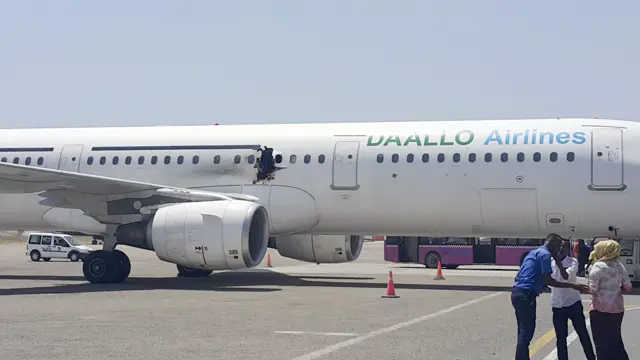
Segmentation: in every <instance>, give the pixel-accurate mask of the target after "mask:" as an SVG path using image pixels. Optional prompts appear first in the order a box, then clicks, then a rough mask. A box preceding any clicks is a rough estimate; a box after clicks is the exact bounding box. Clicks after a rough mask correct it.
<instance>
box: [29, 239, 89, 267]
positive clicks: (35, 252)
mask: <svg viewBox="0 0 640 360" xmlns="http://www.w3.org/2000/svg"><path fill="white" fill-rule="evenodd" d="M91 251H93V249H92V248H90V247H88V246H86V245H80V243H79V242H78V241H77V240H76V239H74V238H73V236H71V235H66V234H53V233H31V234H29V240H28V241H27V256H29V257H30V258H31V261H39V260H40V259H42V260H44V261H49V260H51V259H69V260H71V261H78V260H81V259H83V258H84V257H85V256H86V255H87V254H88V253H89V252H91Z"/></svg>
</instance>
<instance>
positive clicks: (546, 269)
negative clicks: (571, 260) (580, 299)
mask: <svg viewBox="0 0 640 360" xmlns="http://www.w3.org/2000/svg"><path fill="white" fill-rule="evenodd" d="M539 261H541V262H542V266H541V268H542V274H541V276H542V281H543V282H544V284H545V285H547V286H553V287H557V288H571V289H576V290H578V291H581V292H584V291H586V290H585V289H586V286H585V285H580V284H570V283H563V282H559V281H556V280H554V279H553V278H552V277H551V274H552V272H553V268H552V267H551V261H552V260H551V255H549V254H543V255H542V256H541V257H540V259H539ZM553 261H555V260H553ZM556 265H557V264H556ZM558 269H563V268H562V265H560V266H558ZM563 270H564V269H563ZM565 273H566V271H565Z"/></svg>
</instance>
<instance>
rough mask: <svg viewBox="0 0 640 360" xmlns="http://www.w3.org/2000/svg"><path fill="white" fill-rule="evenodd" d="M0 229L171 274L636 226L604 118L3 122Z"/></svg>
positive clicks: (629, 189) (614, 134) (115, 267)
mask: <svg viewBox="0 0 640 360" xmlns="http://www.w3.org/2000/svg"><path fill="white" fill-rule="evenodd" d="M0 136H1V137H0V140H1V142H0V143H1V144H2V146H1V147H0V203H1V204H2V205H3V206H2V207H1V208H0V229H6V230H17V229H33V230H34V231H51V230H52V229H55V230H60V231H77V232H82V233H87V234H99V235H101V236H103V237H104V243H103V248H102V249H98V250H96V251H93V252H91V253H90V254H89V255H88V256H87V257H86V258H85V259H84V261H83V267H82V270H83V274H84V277H85V278H86V280H87V281H88V282H90V283H118V282H122V281H125V280H126V279H127V277H128V276H129V273H130V271H131V263H130V261H129V258H128V257H127V255H126V254H125V253H124V252H123V251H121V250H118V249H116V246H117V245H124V246H131V247H136V248H141V249H146V250H149V251H154V252H155V254H156V256H157V257H158V258H159V259H160V260H162V261H165V262H169V263H173V264H175V265H176V267H177V269H178V275H180V276H185V277H202V276H208V275H209V274H211V273H212V272H213V271H214V270H238V269H247V268H252V267H255V266H256V265H258V264H259V263H260V262H261V261H262V260H263V258H264V256H265V254H266V251H267V248H275V249H277V251H278V252H279V253H280V254H281V255H282V256H284V257H288V258H293V259H297V260H301V261H306V262H311V263H318V264H320V263H343V262H350V261H354V260H356V259H357V258H358V257H359V255H360V252H361V249H362V246H363V235H368V234H377V235H406V236H453V235H455V236H473V237H477V236H503V237H544V236H546V235H547V234H548V233H550V232H553V233H557V234H559V235H561V236H571V237H583V238H587V237H594V236H638V235H640V221H638V219H636V216H635V212H634V211H633V209H634V208H635V206H636V204H638V202H639V201H640V190H639V187H636V186H634V184H638V183H640V125H639V124H638V123H636V122H633V121H624V120H604V119H588V118H586V119H577V118H575V119H574V118H570V119H514V120H466V121H402V122H369V123H365V122H362V123H324V124H268V125H202V126H143V127H102V128H100V127H96V128H47V129H6V130H3V131H2V132H1V135H0Z"/></svg>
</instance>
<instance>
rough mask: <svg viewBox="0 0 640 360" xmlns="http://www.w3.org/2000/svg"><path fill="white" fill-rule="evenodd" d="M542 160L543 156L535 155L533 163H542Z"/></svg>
mask: <svg viewBox="0 0 640 360" xmlns="http://www.w3.org/2000/svg"><path fill="white" fill-rule="evenodd" d="M540 160H542V155H540V153H539V152H537V153H533V161H535V162H540Z"/></svg>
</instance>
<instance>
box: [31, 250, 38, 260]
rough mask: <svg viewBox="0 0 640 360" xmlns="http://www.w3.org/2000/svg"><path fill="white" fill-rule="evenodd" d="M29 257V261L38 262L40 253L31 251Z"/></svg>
mask: <svg viewBox="0 0 640 360" xmlns="http://www.w3.org/2000/svg"><path fill="white" fill-rule="evenodd" d="M29 256H30V257H31V261H40V251H38V250H33V251H32V252H31V254H29Z"/></svg>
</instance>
